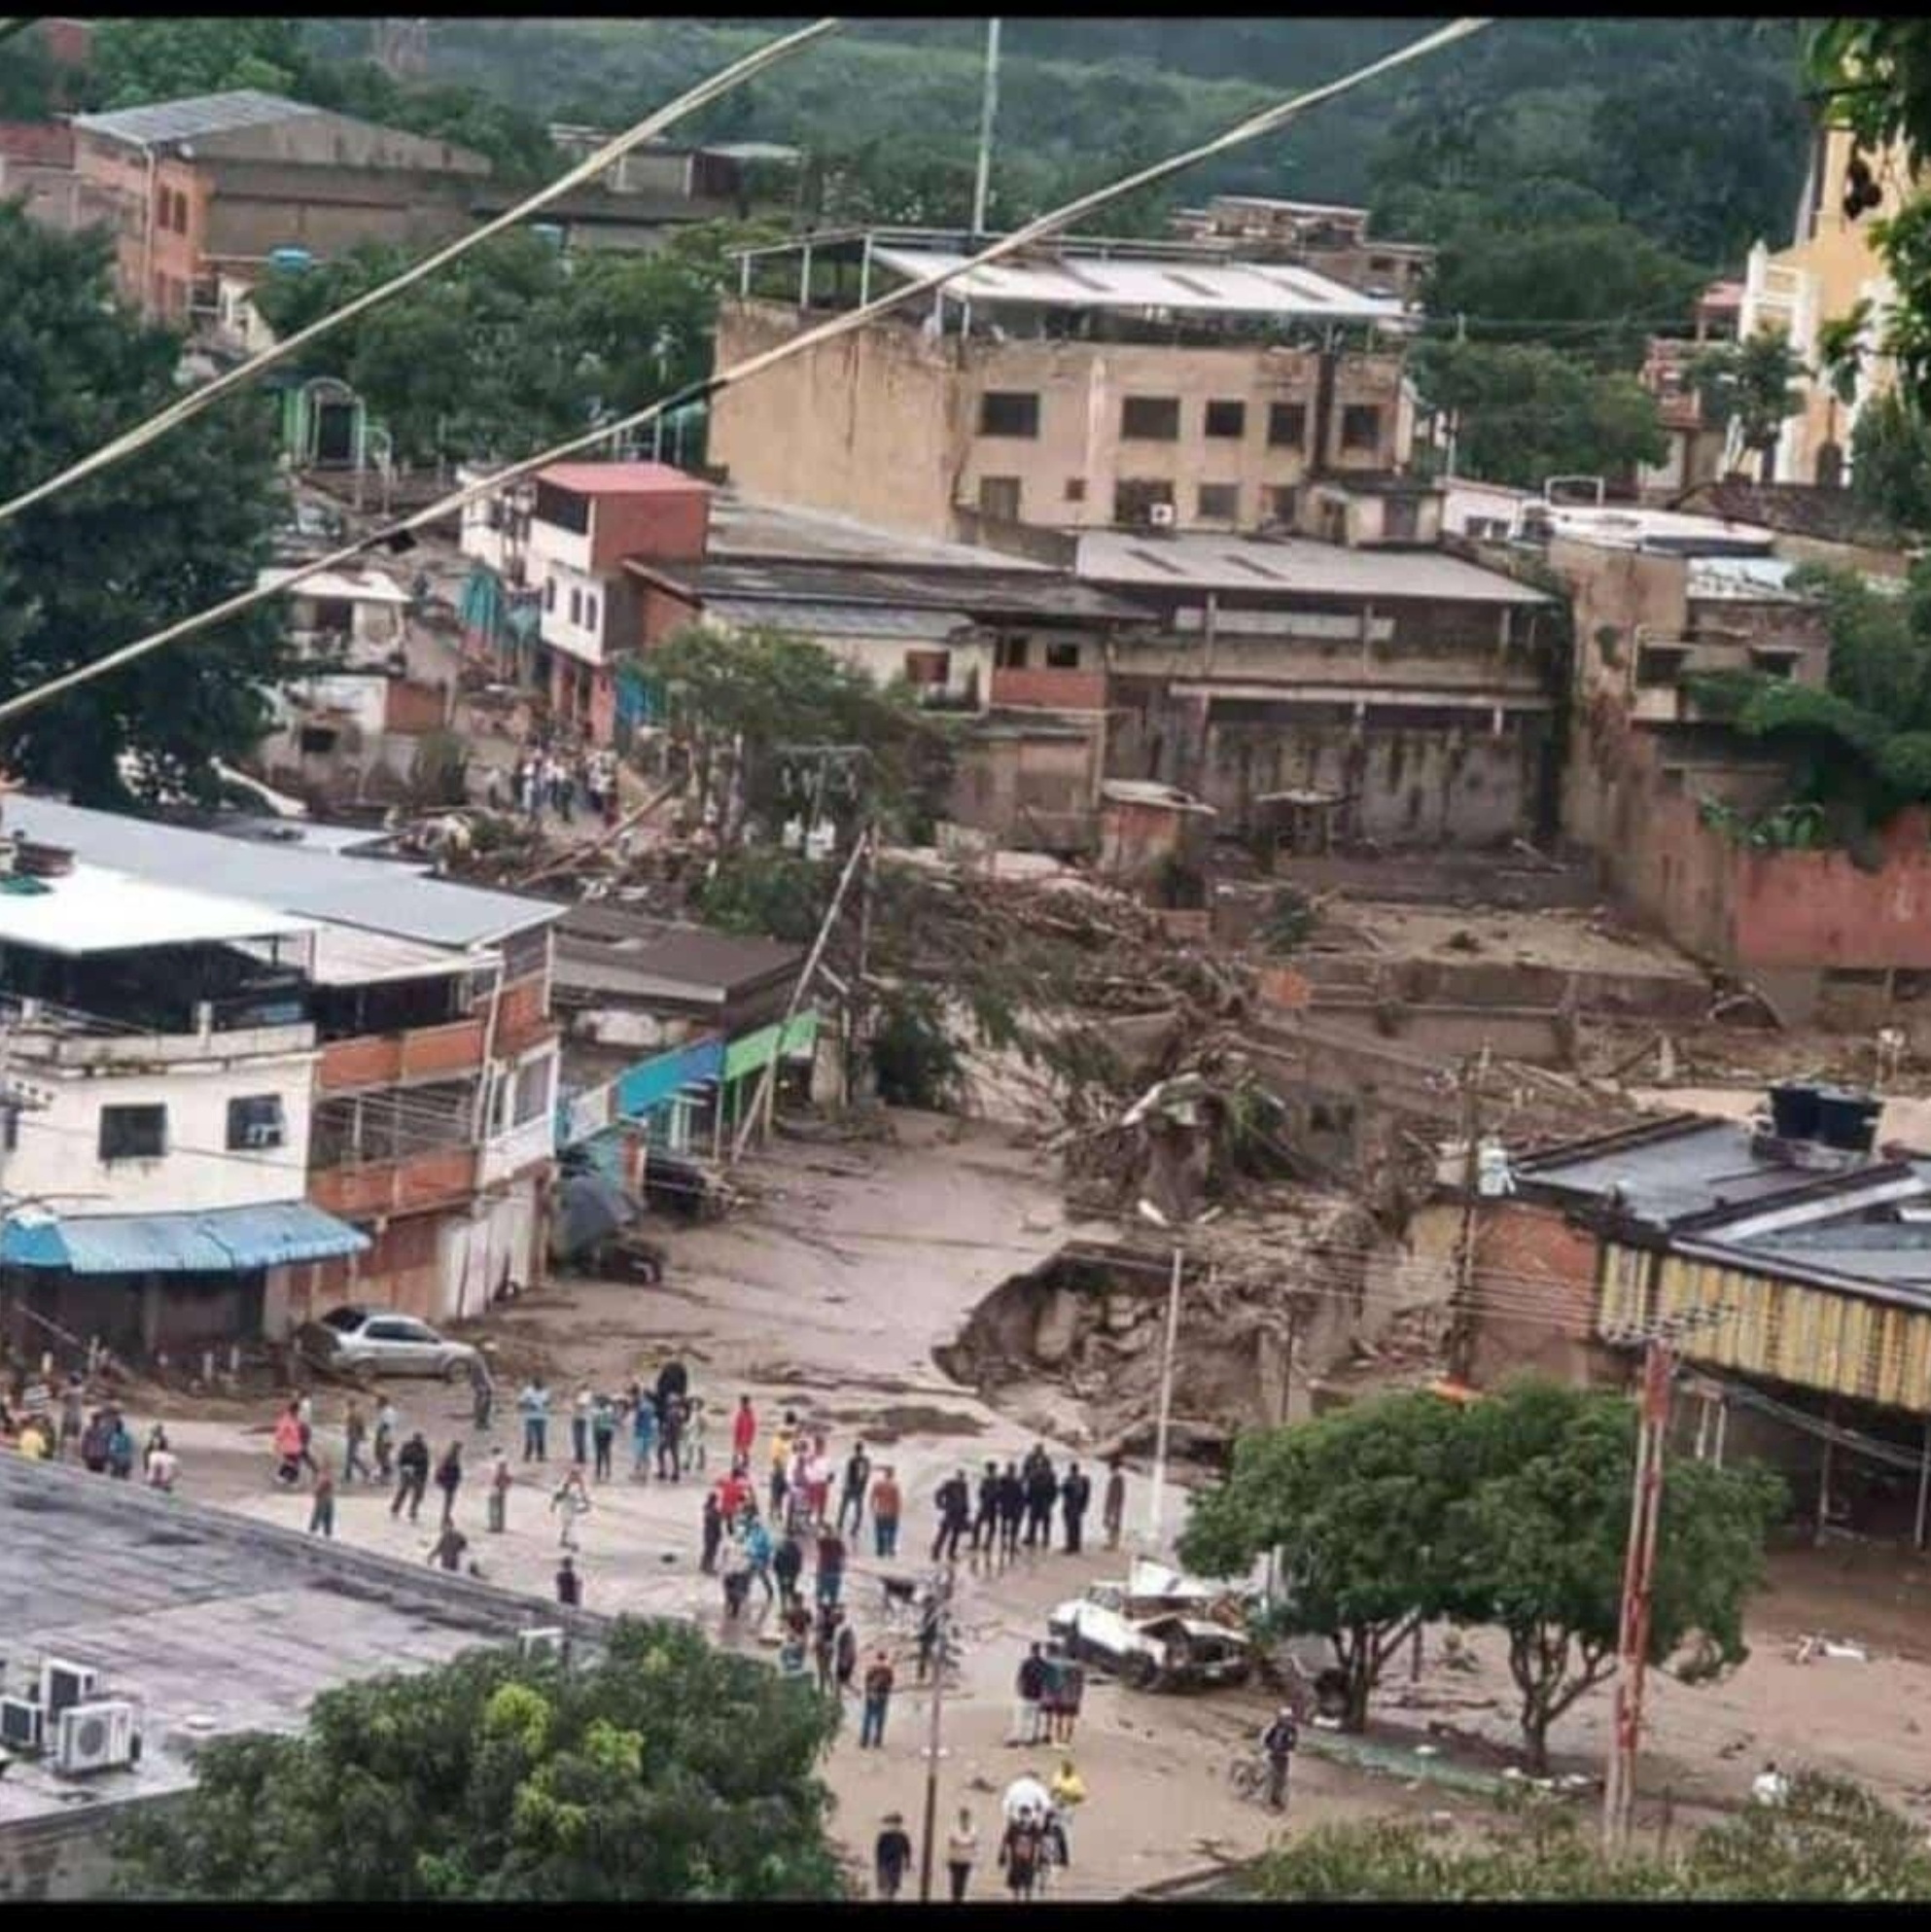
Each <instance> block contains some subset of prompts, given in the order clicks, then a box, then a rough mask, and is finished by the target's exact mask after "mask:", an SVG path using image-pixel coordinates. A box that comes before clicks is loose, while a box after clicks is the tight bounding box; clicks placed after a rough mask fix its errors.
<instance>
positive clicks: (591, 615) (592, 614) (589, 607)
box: [583, 590, 599, 631]
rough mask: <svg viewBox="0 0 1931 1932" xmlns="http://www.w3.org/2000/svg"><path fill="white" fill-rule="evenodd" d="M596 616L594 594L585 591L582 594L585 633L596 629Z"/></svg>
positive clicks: (591, 591) (595, 597)
mask: <svg viewBox="0 0 1931 1932" xmlns="http://www.w3.org/2000/svg"><path fill="white" fill-rule="evenodd" d="M598 615H599V613H598V610H597V595H596V592H595V591H593V590H586V591H585V592H584V593H583V628H584V629H585V630H586V631H593V630H595V629H596V628H597V617H598Z"/></svg>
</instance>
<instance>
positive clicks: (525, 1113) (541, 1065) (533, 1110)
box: [510, 1059, 556, 1127]
mask: <svg viewBox="0 0 1931 1932" xmlns="http://www.w3.org/2000/svg"><path fill="white" fill-rule="evenodd" d="M555 1064H556V1063H555V1061H554V1060H549V1059H543V1060H532V1061H531V1062H530V1063H529V1064H528V1065H527V1066H524V1067H519V1068H518V1069H517V1070H516V1091H515V1095H514V1097H513V1098H512V1100H511V1102H510V1110H511V1112H512V1114H513V1115H514V1118H515V1122H516V1125H517V1126H518V1127H521V1126H523V1125H524V1124H525V1123H526V1122H527V1121H531V1120H534V1119H535V1118H536V1117H537V1115H538V1114H540V1113H541V1112H543V1110H544V1107H547V1106H548V1104H549V1075H550V1069H551V1068H552V1067H553V1066H555Z"/></svg>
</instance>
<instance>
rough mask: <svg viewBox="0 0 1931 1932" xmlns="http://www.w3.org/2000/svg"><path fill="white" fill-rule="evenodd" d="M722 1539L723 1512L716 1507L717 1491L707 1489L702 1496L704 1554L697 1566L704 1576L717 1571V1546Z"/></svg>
mask: <svg viewBox="0 0 1931 1932" xmlns="http://www.w3.org/2000/svg"><path fill="white" fill-rule="evenodd" d="M723 1540H724V1512H723V1511H722V1510H721V1509H720V1508H719V1507H718V1492H717V1491H716V1490H710V1491H707V1492H706V1493H705V1497H704V1555H703V1557H702V1559H701V1560H700V1561H699V1563H698V1565H697V1566H698V1568H699V1569H701V1570H702V1571H703V1572H704V1574H705V1575H706V1576H715V1575H716V1574H717V1571H718V1546H719V1544H720V1543H721V1542H722V1541H723Z"/></svg>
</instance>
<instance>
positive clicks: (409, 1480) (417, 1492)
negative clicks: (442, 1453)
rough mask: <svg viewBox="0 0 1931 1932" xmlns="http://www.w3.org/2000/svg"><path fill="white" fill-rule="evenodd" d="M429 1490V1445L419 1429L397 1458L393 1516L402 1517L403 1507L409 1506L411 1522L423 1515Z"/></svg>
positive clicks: (390, 1512) (391, 1510) (391, 1505)
mask: <svg viewBox="0 0 1931 1932" xmlns="http://www.w3.org/2000/svg"><path fill="white" fill-rule="evenodd" d="M428 1488H429V1444H428V1443H426V1442H425V1441H424V1440H423V1439H422V1431H421V1430H420V1429H417V1430H416V1431H415V1433H414V1434H413V1435H411V1436H410V1437H409V1439H408V1441H407V1442H405V1443H404V1445H403V1447H402V1449H401V1451H400V1452H399V1453H398V1455H397V1457H396V1499H395V1501H394V1502H392V1503H391V1504H390V1505H389V1514H390V1515H391V1516H401V1515H402V1513H403V1505H404V1503H407V1504H408V1506H409V1521H410V1522H411V1523H413V1522H414V1521H415V1520H416V1518H417V1517H418V1516H420V1515H421V1514H422V1499H423V1494H424V1493H425V1492H426V1491H427V1490H428Z"/></svg>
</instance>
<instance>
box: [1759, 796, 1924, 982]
mask: <svg viewBox="0 0 1931 1932" xmlns="http://www.w3.org/2000/svg"><path fill="white" fill-rule="evenodd" d="M1927 837H1931V814H1927V813H1925V812H1924V811H1922V810H1913V811H1911V812H1906V813H1904V814H1902V815H1901V816H1900V817H1899V818H1898V819H1897V820H1895V821H1894V822H1893V823H1892V825H1890V826H1889V827H1888V828H1887V830H1886V831H1885V833H1884V835H1883V841H1882V846H1883V864H1882V868H1881V869H1880V870H1878V871H1875V872H1871V871H1865V870H1863V869H1862V868H1861V867H1859V866H1858V865H1857V864H1856V862H1855V861H1853V860H1852V858H1851V856H1850V854H1849V853H1847V852H1842V851H1837V852H1749V851H1736V852H1735V853H1734V854H1733V855H1732V858H1733V866H1734V878H1735V883H1734V886H1733V911H1732V915H1731V916H1732V945H1733V948H1734V950H1735V953H1736V956H1737V958H1738V961H1740V962H1741V963H1743V964H1744V965H1746V966H1773V967H1775V966H1786V967H1789V966H1794V967H1821V968H1824V969H1827V970H1828V969H1832V968H1838V969H1842V968H1851V969H1856V968H1860V967H1862V968H1867V969H1869V968H1878V967H1886V966H1907V967H1913V968H1915V969H1918V970H1922V969H1923V968H1925V967H1928V966H1931V845H1927Z"/></svg>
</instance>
